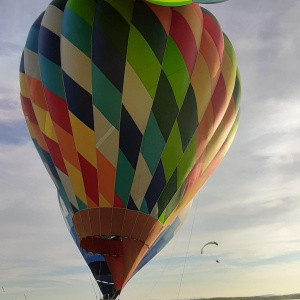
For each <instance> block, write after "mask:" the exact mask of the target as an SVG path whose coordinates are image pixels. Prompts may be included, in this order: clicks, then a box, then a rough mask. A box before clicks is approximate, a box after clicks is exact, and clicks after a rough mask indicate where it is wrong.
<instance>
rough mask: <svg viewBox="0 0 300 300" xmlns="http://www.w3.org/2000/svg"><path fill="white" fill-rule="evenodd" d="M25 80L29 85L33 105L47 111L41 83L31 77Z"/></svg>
mask: <svg viewBox="0 0 300 300" xmlns="http://www.w3.org/2000/svg"><path fill="white" fill-rule="evenodd" d="M27 78H28V83H29V90H30V99H31V100H32V102H33V103H34V104H35V105H37V106H39V107H40V108H42V109H44V110H46V111H48V107H47V104H46V101H45V95H44V90H43V85H42V82H41V81H39V80H37V79H34V78H32V77H27Z"/></svg>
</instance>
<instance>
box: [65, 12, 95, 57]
mask: <svg viewBox="0 0 300 300" xmlns="http://www.w3.org/2000/svg"><path fill="white" fill-rule="evenodd" d="M62 35H63V36H64V37H65V38H66V39H67V40H68V41H70V42H71V43H72V44H74V45H75V46H76V47H77V48H78V49H79V50H81V51H82V52H83V53H84V54H85V55H86V56H88V57H91V36H92V26H91V25H90V24H88V23H87V22H86V21H84V20H83V19H82V18H81V17H80V16H78V15H77V14H76V13H75V12H74V11H72V10H70V9H68V8H66V9H65V11H64V17H63V24H62Z"/></svg>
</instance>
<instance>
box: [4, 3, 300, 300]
mask: <svg viewBox="0 0 300 300" xmlns="http://www.w3.org/2000/svg"><path fill="white" fill-rule="evenodd" d="M47 4H48V1H46V0H19V1H1V4H0V5H1V9H0V66H1V68H0V126H1V130H0V168H1V173H0V191H1V192H0V196H1V197H0V245H1V246H0V286H3V287H4V289H5V292H2V293H1V290H0V299H1V300H2V299H3V300H10V299H13V300H16V299H24V293H25V294H26V295H27V298H28V300H34V299H36V300H50V299H64V300H68V299H72V300H82V299H96V295H97V297H98V298H97V299H99V294H98V292H96V294H95V290H94V289H96V287H95V282H94V281H92V280H91V278H90V274H89V272H88V269H87V267H86V266H85V263H84V260H83V259H82V257H81V255H80V254H79V252H78V251H77V249H76V247H75V245H74V244H73V241H72V239H71V237H70V236H69V233H68V232H67V229H66V227H65V224H64V221H63V219H62V217H61V213H60V210H59V206H58V203H57V197H56V191H55V188H54V185H53V184H52V182H51V180H50V178H49V176H48V174H47V172H46V170H45V169H44V167H43V165H42V163H41V162H40V160H39V157H38V154H37V153H36V151H35V149H34V147H33V145H32V143H31V140H30V138H29V135H28V133H27V129H26V126H25V122H24V120H23V115H22V112H21V106H20V100H19V82H18V65H19V61H20V56H21V52H22V49H23V46H24V43H25V40H26V36H27V33H28V30H29V28H30V26H31V23H32V22H33V21H34V20H35V18H36V17H37V16H38V15H39V13H40V12H41V11H42V10H44V9H45V8H46V6H47ZM205 7H206V8H208V9H209V10H210V11H211V12H213V13H214V14H215V16H216V17H217V18H218V20H219V21H220V24H221V26H222V28H223V30H224V32H225V33H226V34H227V35H228V36H229V38H230V40H231V41H232V43H233V45H234V47H235V50H236V54H237V60H238V65H239V68H240V72H241V76H242V82H243V93H242V104H241V119H240V126H239V130H238V133H237V136H236V139H235V141H234V143H233V145H232V147H231V149H230V150H229V153H228V154H227V156H226V157H225V159H224V161H223V162H222V163H221V165H220V166H219V168H218V169H217V170H216V172H215V173H214V174H213V176H212V177H211V178H210V180H209V181H208V183H207V184H206V185H205V187H204V188H203V190H202V191H201V192H200V193H199V195H198V196H197V199H196V201H194V206H193V210H192V212H191V214H190V216H189V218H188V220H187V222H186V223H185V225H184V226H183V228H182V230H181V231H180V233H179V234H178V235H177V236H176V237H175V238H174V240H172V241H171V243H170V244H169V245H168V246H167V247H166V248H165V250H164V251H163V252H162V253H161V254H160V255H159V256H157V257H156V258H155V259H154V260H153V261H152V262H151V263H150V264H149V265H148V266H146V267H145V268H144V269H142V270H141V271H140V272H139V273H138V274H137V275H136V276H135V277H134V278H133V279H132V280H131V281H130V283H129V284H128V285H127V286H126V288H125V290H124V291H123V293H122V297H121V299H122V300H132V299H139V300H146V299H164V300H167V299H184V298H192V297H213V296H247V295H259V294H286V293H294V292H300V289H299V278H300V236H299V232H300V154H299V149H300V134H299V133H300V118H299V115H300V59H299V52H300V36H299V32H298V31H299V28H300V19H299V13H300V2H299V0H243V1H241V0H229V1H228V2H224V3H221V4H218V5H206V6H205ZM191 231H192V234H191V237H190V232H191ZM211 240H215V241H218V243H219V246H218V247H217V246H215V247H214V246H211V247H209V249H208V252H207V253H206V254H205V255H201V254H200V249H201V247H202V245H203V244H205V243H206V242H208V241H211ZM188 244H189V247H187V245H188ZM186 257H187V258H186ZM216 259H219V260H220V263H219V264H217V263H216V262H215V260H216ZM183 270H184V273H183ZM182 273H183V276H182Z"/></svg>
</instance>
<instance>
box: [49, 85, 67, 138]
mask: <svg viewBox="0 0 300 300" xmlns="http://www.w3.org/2000/svg"><path fill="white" fill-rule="evenodd" d="M44 92H45V96H46V100H47V105H48V109H49V112H50V115H51V119H52V120H53V121H55V122H56V123H57V124H58V125H59V126H60V127H61V128H63V129H64V130H65V131H67V132H68V133H69V134H71V135H72V128H71V124H70V119H69V111H68V106H67V102H66V101H65V100H64V99H62V98H60V97H58V96H57V95H55V94H54V93H52V92H51V91H49V90H48V89H46V88H45V87H44Z"/></svg>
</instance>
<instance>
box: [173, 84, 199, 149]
mask: <svg viewBox="0 0 300 300" xmlns="http://www.w3.org/2000/svg"><path fill="white" fill-rule="evenodd" d="M177 122H178V126H179V131H180V136H181V141H182V149H183V151H184V150H185V148H186V147H187V145H188V144H189V142H190V140H191V138H192V136H193V135H194V133H195V131H196V129H197V127H198V125H199V121H198V111H197V102H196V97H195V93H194V90H193V88H192V86H189V89H188V92H187V94H186V97H185V99H184V102H183V105H182V107H181V110H180V112H179V115H178V118H177Z"/></svg>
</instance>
